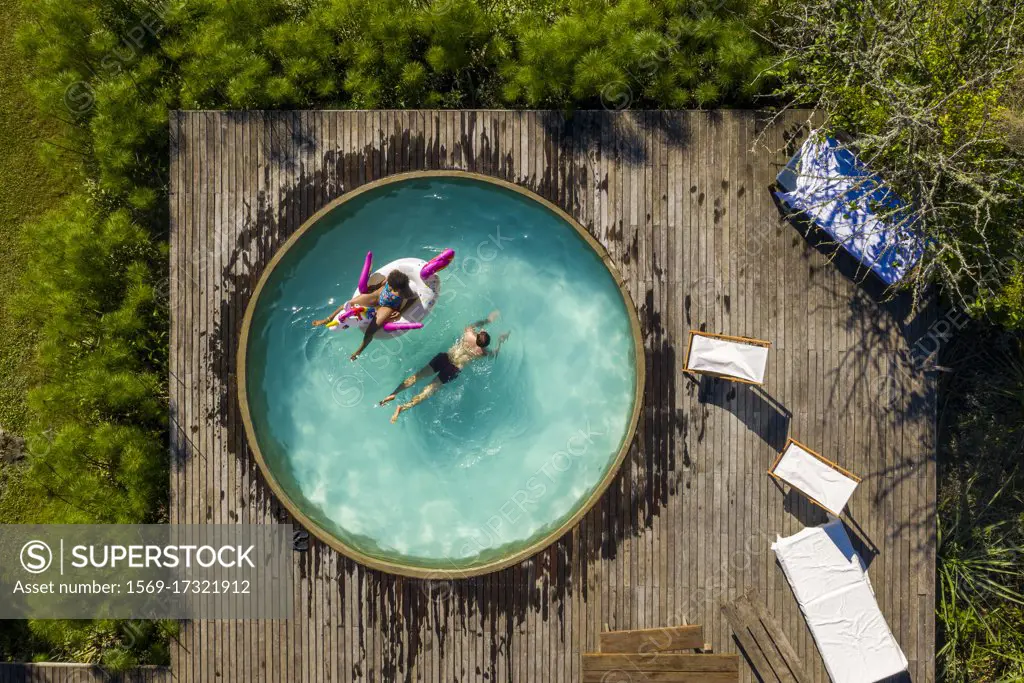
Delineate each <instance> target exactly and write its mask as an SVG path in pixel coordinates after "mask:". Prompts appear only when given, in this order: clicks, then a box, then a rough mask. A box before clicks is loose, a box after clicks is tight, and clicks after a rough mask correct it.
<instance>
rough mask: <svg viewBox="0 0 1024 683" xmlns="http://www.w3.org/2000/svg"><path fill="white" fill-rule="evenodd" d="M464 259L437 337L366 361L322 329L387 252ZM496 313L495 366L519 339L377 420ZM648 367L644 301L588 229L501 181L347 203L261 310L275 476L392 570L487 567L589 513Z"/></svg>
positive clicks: (259, 340) (262, 401)
mask: <svg viewBox="0 0 1024 683" xmlns="http://www.w3.org/2000/svg"><path fill="white" fill-rule="evenodd" d="M446 247H451V248H453V249H455V253H456V257H455V261H454V262H453V263H452V265H451V266H450V267H449V268H448V269H446V270H444V271H442V272H441V281H442V285H441V296H440V299H439V303H438V304H437V306H436V307H435V308H434V310H433V312H432V313H431V315H430V316H429V317H427V318H426V320H425V327H424V328H423V329H421V330H414V331H412V332H409V333H407V334H405V335H403V336H401V337H397V338H394V339H378V340H376V341H374V343H373V344H372V345H371V346H370V347H369V348H368V349H367V350H366V351H365V352H364V353H363V355H362V356H361V357H360V359H359V360H357V361H356V362H354V363H353V362H350V361H349V355H350V354H351V353H352V352H353V351H354V350H355V349H356V347H357V346H358V345H359V342H360V339H361V336H362V332H361V331H360V330H358V329H349V330H340V331H329V330H325V329H323V328H317V329H314V328H312V327H311V322H312V321H313V320H315V319H318V318H324V317H327V316H328V315H329V314H330V313H331V312H332V311H333V310H334V309H335V308H336V307H337V306H338V305H340V303H342V302H344V301H345V300H347V299H348V298H349V297H350V295H351V293H352V290H353V288H354V287H355V282H356V280H357V279H358V277H359V271H360V269H361V267H362V262H363V257H364V256H365V254H366V252H367V251H368V250H372V251H373V253H374V267H375V268H376V267H379V266H383V265H384V264H386V263H388V262H389V261H392V260H395V259H398V258H402V257H417V258H421V259H423V260H429V259H430V258H431V257H433V256H434V255H436V254H438V253H439V252H441V251H442V250H443V249H445V248H446ZM493 310H499V311H500V317H499V318H498V320H497V321H496V322H495V323H493V324H492V325H490V326H489V327H488V330H489V331H490V332H491V333H492V335H493V338H494V341H493V342H492V348H493V345H494V344H496V342H497V337H498V335H499V334H500V333H503V332H505V331H510V332H511V336H510V337H509V339H508V341H507V342H506V343H505V345H504V347H503V348H502V350H501V353H500V355H499V356H498V357H497V358H494V359H489V358H488V359H484V360H480V361H477V362H475V363H472V364H470V365H469V366H468V367H467V368H466V369H465V370H463V372H462V374H461V375H460V376H459V377H458V378H457V379H456V380H454V381H453V382H451V383H449V384H447V385H445V386H444V387H442V389H441V390H440V391H439V392H437V393H436V394H435V395H434V396H433V397H432V398H430V399H429V400H427V401H425V402H423V403H421V404H420V405H419V406H417V407H415V408H413V409H412V410H409V411H406V412H404V413H403V414H402V415H401V416H400V418H399V420H398V422H397V424H391V423H390V422H389V419H390V417H391V414H392V412H393V408H394V404H392V405H391V406H388V407H377V405H376V404H377V402H378V401H379V400H380V399H382V398H383V397H384V396H386V395H387V394H388V393H390V392H391V390H392V389H394V388H395V386H396V385H397V384H398V383H399V382H400V381H401V380H402V379H403V378H405V377H406V376H408V375H410V374H412V373H413V372H415V371H416V370H418V369H419V368H421V367H422V366H424V365H425V364H427V362H428V361H429V360H430V359H431V357H433V356H434V354H436V353H438V352H440V351H445V350H447V349H448V348H449V347H450V346H451V345H452V344H453V343H454V342H455V341H456V340H457V339H458V338H459V336H460V335H461V333H462V330H463V328H464V327H465V326H466V325H468V324H470V323H471V322H473V321H476V320H479V319H482V318H485V317H486V316H487V314H488V313H489V312H491V311H493ZM635 362H636V349H635V348H634V343H633V337H632V333H631V327H630V322H629V317H628V314H627V308H626V302H625V301H624V300H623V298H622V295H621V293H620V292H619V290H618V288H617V286H616V283H615V282H614V280H613V278H612V276H611V274H610V273H609V271H608V270H607V269H606V268H605V267H604V265H603V264H602V262H601V260H600V259H599V257H598V256H597V254H596V253H595V252H594V251H593V250H592V249H591V248H590V246H589V245H588V244H587V243H586V242H585V241H584V240H583V239H582V238H581V237H580V236H579V235H578V234H577V233H576V231H575V230H574V228H573V227H572V226H571V225H569V224H568V223H566V222H565V221H564V220H563V219H562V218H561V217H560V216H558V215H557V214H556V213H554V212H552V211H551V210H549V209H548V208H547V207H545V206H544V205H543V204H541V203H539V202H536V201H534V200H533V199H530V198H529V197H526V196H524V195H522V194H520V193H517V192H514V191H512V190H509V189H507V188H504V187H501V186H498V185H494V184H492V183H488V182H485V181H480V180H473V179H467V178H453V177H443V178H441V177H431V178H417V179H410V180H402V181H399V182H395V183H392V184H389V185H384V186H382V187H378V188H376V189H372V190H369V191H367V192H365V193H363V194H361V195H359V196H357V197H355V198H353V199H350V200H349V201H347V202H345V203H343V204H341V205H339V206H338V207H336V208H335V209H334V210H333V211H331V212H330V213H328V214H327V215H326V216H324V217H323V218H322V219H320V220H319V221H318V222H317V223H316V224H315V225H313V226H312V227H311V228H310V229H309V230H308V231H307V232H306V233H305V234H304V235H303V236H302V237H301V238H300V239H299V240H298V242H296V243H295V244H294V245H293V246H292V248H291V249H289V251H288V252H287V253H286V254H285V255H284V257H283V258H282V259H281V261H280V262H279V263H278V265H277V266H276V268H275V269H274V270H273V271H272V272H271V274H270V275H269V276H268V279H267V281H266V283H265V285H264V288H263V290H262V292H261V293H260V295H259V299H258V300H257V302H256V304H255V308H254V310H253V317H252V324H251V327H250V333H249V342H248V349H247V356H246V393H247V395H248V396H247V397H248V403H249V409H250V413H251V417H252V425H253V431H254V433H255V438H256V440H257V442H258V445H259V448H260V451H261V452H262V454H263V457H264V460H265V462H266V465H267V467H268V468H269V469H270V470H271V472H272V473H273V476H274V478H275V479H276V480H277V481H278V483H279V484H280V485H281V486H282V488H283V489H284V490H285V492H286V493H287V495H288V497H289V498H290V499H291V500H292V502H293V503H294V504H295V505H297V506H298V507H299V508H300V509H301V510H302V511H303V512H304V513H305V514H306V515H307V516H308V517H310V518H311V519H313V520H314V521H315V522H316V523H317V524H319V525H320V526H321V527H322V528H323V529H324V530H325V531H327V532H328V533H330V534H332V535H334V536H335V537H337V538H338V539H340V540H341V541H343V542H344V543H345V544H347V545H348V546H350V547H352V548H354V549H356V550H358V551H360V552H362V553H364V554H367V555H370V556H372V557H375V558H380V559H384V560H388V561H392V562H396V563H399V564H402V565H406V566H412V567H417V568H441V569H449V570H452V569H467V568H472V567H473V566H478V565H481V564H485V563H489V562H492V561H495V560H497V559H500V558H502V557H507V556H509V555H511V554H514V553H516V552H518V551H520V550H521V549H523V548H524V547H526V546H528V545H530V544H532V543H534V542H536V541H538V540H540V539H541V538H543V537H544V536H546V535H547V534H549V533H551V532H552V531H554V530H555V529H557V528H558V527H559V526H560V525H561V524H562V523H564V522H565V521H566V520H567V519H568V518H569V517H571V516H572V514H573V513H574V512H575V511H576V510H578V509H579V508H580V507H581V506H582V505H584V504H585V502H586V500H587V498H588V497H589V496H590V494H591V493H592V492H593V491H594V489H595V487H596V486H597V485H598V484H599V483H600V482H601V480H602V478H603V477H604V475H605V473H606V472H607V471H608V469H609V467H610V466H611V465H612V463H613V462H614V459H615V456H616V455H617V453H618V451H619V448H620V445H621V444H622V442H623V439H624V438H625V437H626V433H627V431H628V428H629V423H630V419H631V416H632V411H633V399H634V392H635V387H636V381H637V377H636V365H635ZM421 386H423V385H421ZM415 391H416V390H415V389H414V390H412V391H410V392H407V393H406V394H404V395H403V396H400V400H402V399H404V400H409V399H410V398H412V396H413V395H414V393H415Z"/></svg>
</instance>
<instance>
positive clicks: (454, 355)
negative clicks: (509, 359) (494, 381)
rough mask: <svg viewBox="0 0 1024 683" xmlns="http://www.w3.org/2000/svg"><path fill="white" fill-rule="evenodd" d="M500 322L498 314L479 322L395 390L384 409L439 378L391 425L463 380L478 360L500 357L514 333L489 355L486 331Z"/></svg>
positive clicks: (399, 410) (397, 411) (501, 339)
mask: <svg viewBox="0 0 1024 683" xmlns="http://www.w3.org/2000/svg"><path fill="white" fill-rule="evenodd" d="M497 319H498V311H494V312H492V313H491V314H490V315H489V316H487V318H486V319H484V320H478V321H477V322H475V323H473V324H472V325H470V326H469V327H467V328H466V329H465V330H463V332H462V337H460V338H459V341H457V342H455V344H454V345H453V346H452V347H451V348H450V349H448V351H442V352H441V353H439V354H437V355H436V356H434V357H433V358H431V359H430V362H429V363H428V364H427V365H425V366H423V368H422V369H421V370H420V371H419V372H417V373H416V374H415V375H410V376H408V377H406V378H405V380H403V381H402V383H401V384H399V385H398V386H397V387H395V390H394V391H392V392H391V393H390V394H388V395H387V396H386V397H385V398H384V400H383V401H381V402H380V405H385V404H387V403H390V402H391V401H394V400H395V398H396V397H397V396H398V394H399V393H401V392H403V391H405V390H406V389H409V388H410V387H412V386H413V385H415V384H416V383H417V382H419V381H420V380H423V379H426V378H427V377H430V376H432V375H436V377H434V379H433V381H431V382H430V384H428V385H427V386H426V387H424V388H423V391H421V392H420V393H418V394H416V396H415V397H413V399H412V400H411V401H409V402H408V403H403V404H402V405H400V406H398V407H397V408H395V414H394V415H392V416H391V422H392V423H395V422H397V421H398V416H399V415H401V414H402V412H403V411H406V410H409V409H410V408H412V407H413V406H415V405H417V404H419V403H422V402H423V401H425V400H427V399H428V398H430V396H431V395H432V394H433V393H434V392H435V391H437V390H438V388H440V386H441V385H442V384H448V382H451V381H452V380H453V379H455V378H456V377H458V376H459V373H460V372H461V371H462V368H464V367H466V366H467V365H469V364H470V363H472V362H473V361H475V360H477V359H478V358H483V357H485V356H492V357H496V356H497V355H498V352H499V351H501V345H502V344H504V343H505V340H506V339H508V335H509V334H511V333H510V332H506V333H505V334H503V335H501V337H499V338H498V346H497V348H495V349H494V351H488V350H487V347H488V346H490V344H491V335H490V334H488V333H487V332H486V331H485V330H484V329H483V328H484V326H485V325H487V324H489V323H493V322H494V321H495V320H497Z"/></svg>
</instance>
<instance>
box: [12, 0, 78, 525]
mask: <svg viewBox="0 0 1024 683" xmlns="http://www.w3.org/2000/svg"><path fill="white" fill-rule="evenodd" d="M21 19H22V10H21V6H20V1H19V0H0V427H3V428H4V429H5V430H7V431H10V432H14V433H16V434H20V433H22V432H23V430H24V428H25V425H26V422H27V419H28V408H27V406H26V405H25V394H26V392H27V391H28V388H29V385H30V384H31V381H32V353H33V346H34V344H33V342H34V338H35V335H34V331H33V329H32V328H31V327H30V326H28V325H26V324H25V323H23V322H21V321H19V320H17V319H16V318H15V317H14V316H13V315H12V314H11V312H10V306H9V303H10V301H9V297H10V295H11V292H13V291H15V289H16V284H17V282H18V280H19V278H20V277H21V276H22V273H23V272H24V269H25V251H26V250H25V249H24V246H23V245H22V243H21V239H20V234H21V226H22V225H23V224H24V223H25V221H29V220H34V219H37V218H39V217H40V216H41V215H42V214H43V212H44V211H46V209H48V208H50V207H51V206H52V205H53V204H54V202H55V201H56V200H57V199H58V198H59V197H60V196H61V195H62V194H63V192H64V191H65V189H66V183H65V182H62V181H60V180H59V179H54V178H53V177H52V174H51V173H50V172H49V171H47V170H46V168H45V167H44V165H43V162H42V160H41V159H40V158H39V145H40V140H42V139H45V138H47V137H49V136H51V135H52V134H53V133H54V132H55V130H56V125H57V124H56V123H55V122H49V121H46V120H44V119H43V118H42V117H41V116H39V115H38V113H37V110H36V107H35V104H34V101H33V99H32V98H31V96H30V94H29V93H28V92H27V91H26V89H25V74H26V73H27V66H26V64H25V63H24V61H23V59H22V58H21V56H20V54H19V53H18V50H17V48H16V46H15V44H14V32H15V29H16V28H17V26H18V22H19V21H20V20H21ZM23 470H24V468H23V467H22V466H18V465H15V466H10V465H7V466H3V465H0V523H5V524H12V523H16V522H19V521H25V520H26V518H25V516H24V512H23V511H24V510H25V509H26V506H25V505H24V504H23V503H25V502H26V501H24V500H23V494H21V491H23V490H24V487H23V486H21V485H20V484H21V480H22V477H23V476H24V471H23ZM29 509H30V508H29Z"/></svg>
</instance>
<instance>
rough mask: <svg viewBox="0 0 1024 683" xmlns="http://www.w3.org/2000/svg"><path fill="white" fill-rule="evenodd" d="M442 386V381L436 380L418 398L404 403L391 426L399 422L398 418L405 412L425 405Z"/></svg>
mask: <svg viewBox="0 0 1024 683" xmlns="http://www.w3.org/2000/svg"><path fill="white" fill-rule="evenodd" d="M440 386H441V380H437V379H435V380H434V381H433V382H431V383H430V384H428V385H427V386H426V387H424V389H423V391H421V392H420V393H418V394H416V396H414V397H413V399H412V400H411V401H409V402H408V403H403V404H402V405H400V406H398V407H397V408H395V414H394V415H392V416H391V424H394V423H395V422H397V421H398V416H399V415H401V414H402V413H403V412H405V411H406V410H409V409H410V408H413V407H415V406H417V405H419V404H420V403H423V402H424V401H426V400H427V399H428V398H430V396H431V394H433V393H434V392H435V391H437V388H438V387H440Z"/></svg>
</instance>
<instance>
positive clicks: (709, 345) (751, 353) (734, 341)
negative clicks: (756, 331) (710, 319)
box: [683, 330, 772, 384]
mask: <svg viewBox="0 0 1024 683" xmlns="http://www.w3.org/2000/svg"><path fill="white" fill-rule="evenodd" d="M771 346H772V343H771V342H768V341H763V340H761V339H749V338H747V337H730V336H727V335H724V334H710V333H708V332H701V331H699V330H690V343H689V344H688V345H687V348H686V362H685V364H684V365H685V367H683V372H691V373H696V374H703V375H711V376H712V377H722V378H724V379H729V380H732V381H734V382H743V383H746V384H763V383H764V370H765V366H766V365H767V364H768V349H770V348H771Z"/></svg>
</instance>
